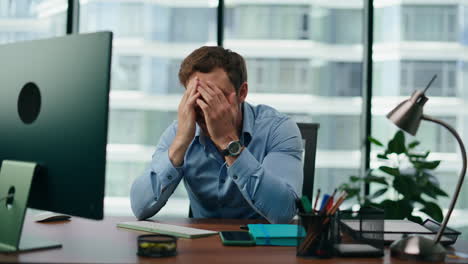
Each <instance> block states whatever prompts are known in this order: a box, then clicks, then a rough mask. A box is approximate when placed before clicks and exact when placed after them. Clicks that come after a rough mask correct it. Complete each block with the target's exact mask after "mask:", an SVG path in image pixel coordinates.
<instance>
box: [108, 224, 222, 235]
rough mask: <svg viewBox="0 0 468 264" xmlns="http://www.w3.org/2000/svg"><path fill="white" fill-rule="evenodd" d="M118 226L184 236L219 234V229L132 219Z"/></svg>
mask: <svg viewBox="0 0 468 264" xmlns="http://www.w3.org/2000/svg"><path fill="white" fill-rule="evenodd" d="M117 227H122V228H127V229H134V230H139V231H146V232H152V233H158V234H164V235H171V236H176V237H183V238H197V237H204V236H211V235H216V234H218V232H217V231H211V230H204V229H197V228H191V227H185V226H177V225H168V224H161V223H155V222H151V221H132V222H122V223H118V224H117Z"/></svg>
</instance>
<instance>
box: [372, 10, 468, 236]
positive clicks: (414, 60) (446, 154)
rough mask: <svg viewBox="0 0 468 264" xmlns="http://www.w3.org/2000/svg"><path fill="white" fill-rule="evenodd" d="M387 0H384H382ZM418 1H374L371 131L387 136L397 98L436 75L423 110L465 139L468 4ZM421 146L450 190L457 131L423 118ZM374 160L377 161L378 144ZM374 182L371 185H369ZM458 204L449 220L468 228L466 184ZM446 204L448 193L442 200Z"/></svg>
mask: <svg viewBox="0 0 468 264" xmlns="http://www.w3.org/2000/svg"><path fill="white" fill-rule="evenodd" d="M382 2H383V1H382ZM408 2H409V1H408ZM451 3H452V4H447V3H446V2H445V1H427V4H426V3H424V1H418V3H417V4H409V3H408V4H405V2H403V4H402V3H393V2H392V3H387V4H380V5H379V4H376V5H377V7H376V10H375V12H374V20H375V24H374V30H375V31H374V33H375V34H374V35H375V38H376V41H375V45H374V47H373V48H374V59H375V60H374V87H373V89H374V91H373V95H374V97H373V109H372V112H373V119H372V134H373V135H374V136H375V137H376V138H379V139H381V140H382V141H383V142H387V140H389V139H390V138H391V137H392V136H393V134H394V133H395V131H396V128H395V126H393V125H392V124H391V123H390V122H389V121H388V120H387V119H386V118H385V114H386V113H388V111H390V110H391V109H392V108H393V107H395V106H396V104H397V103H398V102H400V101H402V100H404V99H407V98H408V96H409V95H410V94H412V92H413V91H415V90H423V89H424V88H425V87H426V85H427V84H428V82H429V81H430V79H431V78H432V76H433V75H434V74H437V79H436V81H435V82H434V83H433V84H432V86H431V87H430V88H429V90H428V91H427V93H426V94H427V96H428V98H429V101H428V102H427V103H426V105H425V108H424V113H425V114H428V115H431V116H434V117H436V118H438V119H441V120H444V121H446V122H447V123H449V124H450V125H452V126H453V127H454V128H455V129H456V130H457V131H458V132H459V134H460V136H461V137H462V139H463V140H464V141H465V142H466V141H467V140H468V129H467V128H468V126H467V125H466V124H467V123H466V122H467V121H468V119H467V112H466V111H465V110H464V109H466V108H467V99H468V98H467V97H466V84H467V83H468V79H467V77H468V75H467V72H466V70H467V67H466V56H465V55H463V54H467V51H468V46H467V45H468V42H467V36H468V35H467V34H466V32H467V30H468V25H467V24H466V21H467V18H468V12H467V11H468V10H467V7H466V6H465V5H464V4H463V3H462V1H460V3H459V4H458V3H456V1H454V2H451ZM407 138H409V139H408V140H409V141H411V140H418V141H420V142H421V144H420V146H419V147H418V150H419V151H421V152H422V151H426V150H430V151H431V155H430V156H429V159H431V160H439V159H440V160H442V162H441V165H440V166H439V167H438V168H437V170H436V171H435V172H434V173H435V174H436V176H437V178H438V180H439V181H440V185H441V187H442V188H443V189H444V190H445V191H446V192H447V193H449V196H450V198H451V194H452V193H453V188H454V186H455V184H456V182H457V181H458V174H459V170H460V164H461V160H460V151H459V147H458V144H457V143H456V141H455V139H454V138H453V136H452V135H451V134H450V133H449V132H448V130H446V129H445V128H443V127H441V126H439V125H436V124H434V123H430V122H426V121H423V122H422V123H421V126H420V128H419V130H418V134H417V135H416V137H411V136H409V135H407ZM373 152H375V153H374V156H373V157H372V162H371V164H372V166H373V167H376V166H378V164H379V163H378V159H377V158H376V157H375V154H376V153H377V152H378V149H374V151H373ZM371 188H372V186H371ZM462 189H463V190H462V193H461V194H460V197H459V199H458V202H457V205H456V210H455V213H454V215H453V216H452V218H451V219H450V223H449V225H451V226H454V227H457V228H460V229H461V230H463V229H464V228H465V229H466V228H468V222H467V221H466V220H461V219H463V218H464V219H466V217H467V216H468V203H467V199H465V198H464V197H468V186H467V185H466V184H465V185H464V186H463V187H462ZM441 204H442V207H443V208H446V207H448V204H449V199H447V198H444V199H442V200H441Z"/></svg>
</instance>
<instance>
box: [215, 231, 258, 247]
mask: <svg viewBox="0 0 468 264" xmlns="http://www.w3.org/2000/svg"><path fill="white" fill-rule="evenodd" d="M219 236H220V237H221V241H222V242H223V245H225V246H255V240H254V238H253V237H252V235H251V234H250V233H249V232H245V231H221V232H219Z"/></svg>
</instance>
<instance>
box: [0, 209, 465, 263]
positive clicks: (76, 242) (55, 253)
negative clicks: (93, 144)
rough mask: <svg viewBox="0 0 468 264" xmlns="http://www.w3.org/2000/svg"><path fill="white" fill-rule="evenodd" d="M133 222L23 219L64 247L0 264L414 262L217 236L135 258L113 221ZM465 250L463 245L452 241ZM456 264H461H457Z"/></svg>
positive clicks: (218, 226)
mask: <svg viewBox="0 0 468 264" xmlns="http://www.w3.org/2000/svg"><path fill="white" fill-rule="evenodd" d="M129 220H134V219H133V218H128V217H107V218H106V219H105V220H103V221H93V220H87V219H82V218H77V217H73V218H72V220H71V221H62V222H58V223H49V224H39V223H35V222H33V221H32V220H31V218H30V217H28V218H27V219H26V221H25V227H24V231H25V232H26V234H29V235H36V236H41V237H44V238H46V239H49V240H55V241H58V242H60V243H62V244H63V247H62V248H60V249H51V250H43V251H35V252H27V253H21V254H8V255H7V254H0V263H4V262H9V263H11V262H13V263H16V262H19V263H268V264H270V263H282V264H283V263H317V262H318V263H347V264H352V263H414V262H405V261H401V260H397V259H392V258H390V257H389V254H388V250H387V251H386V255H385V257H384V258H370V259H365V258H364V259H363V258H361V259H356V258H354V259H349V258H346V259H345V258H332V259H326V260H312V259H303V258H298V257H296V248H295V247H265V246H257V247H226V246H223V245H222V244H221V240H220V238H219V236H211V237H205V238H197V239H179V240H178V242H177V247H178V255H177V256H176V257H170V258H160V259H151V258H140V257H138V256H137V255H136V251H137V245H136V241H137V236H138V235H139V234H141V233H139V232H134V231H129V230H126V229H120V228H117V227H116V224H117V223H118V222H122V221H129ZM158 222H162V223H170V224H177V225H183V226H190V227H195V228H202V229H210V230H217V231H222V230H239V226H240V225H241V224H246V223H247V222H248V223H255V222H257V223H258V221H245V220H215V219H203V220H202V219H198V220H197V219H160V220H158ZM456 246H457V247H458V248H459V250H460V251H462V250H461V249H465V252H466V250H467V249H468V243H466V241H460V242H457V245H456ZM459 263H461V262H459Z"/></svg>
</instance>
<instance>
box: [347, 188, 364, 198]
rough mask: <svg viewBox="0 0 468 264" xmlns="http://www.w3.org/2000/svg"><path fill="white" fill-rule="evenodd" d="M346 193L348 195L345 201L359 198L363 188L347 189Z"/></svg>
mask: <svg viewBox="0 0 468 264" xmlns="http://www.w3.org/2000/svg"><path fill="white" fill-rule="evenodd" d="M345 191H346V192H347V193H348V195H347V196H346V199H345V200H349V199H352V198H354V197H356V196H358V195H359V194H360V193H361V188H349V189H346V190H345Z"/></svg>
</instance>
